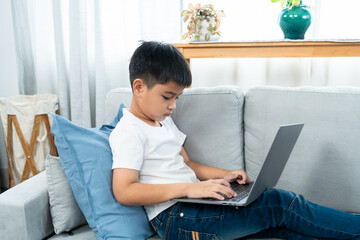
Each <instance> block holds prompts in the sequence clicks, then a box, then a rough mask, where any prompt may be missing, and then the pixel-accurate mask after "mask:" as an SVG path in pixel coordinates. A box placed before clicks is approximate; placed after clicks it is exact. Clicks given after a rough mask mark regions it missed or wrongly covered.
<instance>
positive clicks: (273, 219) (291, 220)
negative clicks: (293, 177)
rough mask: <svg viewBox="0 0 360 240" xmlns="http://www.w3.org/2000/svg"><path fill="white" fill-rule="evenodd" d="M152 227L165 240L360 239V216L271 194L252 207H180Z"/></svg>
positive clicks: (289, 194) (284, 194)
mask: <svg viewBox="0 0 360 240" xmlns="http://www.w3.org/2000/svg"><path fill="white" fill-rule="evenodd" d="M151 225H152V226H153V227H154V229H155V231H156V232H157V233H158V235H159V236H160V237H161V239H170V240H173V239H179V240H180V239H193V240H203V239H214V240H215V239H238V238H242V237H251V238H282V239H360V216H358V215H353V214H350V213H346V212H342V211H338V210H335V209H331V208H327V207H323V206H319V205H316V204H314V203H311V202H309V201H307V200H305V199H304V197H303V196H301V195H297V194H294V193H292V192H288V191H284V190H278V189H271V190H268V191H266V192H264V193H263V195H262V196H261V197H260V198H259V199H257V200H256V201H255V202H253V203H252V204H250V205H249V206H247V207H233V206H220V205H206V204H194V203H177V204H175V205H173V206H172V207H170V208H168V209H166V210H164V211H163V212H162V213H160V214H159V215H158V216H156V217H155V218H154V219H153V220H151Z"/></svg>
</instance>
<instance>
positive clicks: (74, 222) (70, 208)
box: [45, 155, 86, 234]
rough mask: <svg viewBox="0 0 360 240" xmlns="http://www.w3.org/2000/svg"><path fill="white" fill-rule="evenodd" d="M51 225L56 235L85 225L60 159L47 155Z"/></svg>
mask: <svg viewBox="0 0 360 240" xmlns="http://www.w3.org/2000/svg"><path fill="white" fill-rule="evenodd" d="M45 167H46V176H47V182H48V193H49V203H50V212H51V218H52V223H53V225H54V232H55V233H56V234H59V233H62V232H64V231H70V230H72V229H74V228H76V227H78V226H80V225H83V224H85V223H86V220H85V217H84V214H83V213H82V212H81V210H80V209H79V206H78V205H77V203H76V201H75V198H74V195H73V192H72V190H71V188H70V185H69V182H68V180H67V178H66V176H65V173H64V170H63V169H62V167H61V164H60V159H59V158H58V157H55V156H51V155H48V156H47V157H46V160H45Z"/></svg>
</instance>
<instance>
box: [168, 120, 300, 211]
mask: <svg viewBox="0 0 360 240" xmlns="http://www.w3.org/2000/svg"><path fill="white" fill-rule="evenodd" d="M303 126H304V124H291V125H284V126H280V127H279V129H278V131H277V133H276V136H275V139H274V141H273V143H272V145H271V147H270V150H269V152H268V154H267V156H266V158H265V161H264V163H263V165H262V167H261V169H260V172H259V175H258V177H257V178H256V180H255V181H253V182H250V183H249V184H246V185H240V184H238V183H237V182H233V183H231V188H232V189H233V190H234V191H235V192H236V194H237V197H234V198H230V199H229V198H227V197H225V196H224V197H225V200H218V199H213V198H176V199H173V200H172V201H176V202H190V203H202V204H216V205H232V206H247V205H249V204H250V203H252V202H253V201H255V200H256V199H257V198H258V197H259V196H260V195H261V194H262V193H263V192H264V191H265V190H267V189H270V188H273V187H274V186H275V185H276V184H277V182H278V181H279V178H280V176H281V173H282V172H283V170H284V168H285V165H286V163H287V161H288V159H289V157H290V154H291V152H292V150H293V148H294V146H295V143H296V141H297V139H298V137H299V135H300V132H301V130H302V128H303Z"/></svg>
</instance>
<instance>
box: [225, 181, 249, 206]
mask: <svg viewBox="0 0 360 240" xmlns="http://www.w3.org/2000/svg"><path fill="white" fill-rule="evenodd" d="M252 185H253V182H251V183H249V184H246V185H241V184H238V183H237V182H233V183H231V188H232V190H234V192H236V194H237V196H236V197H233V198H227V197H225V196H224V197H225V201H230V202H238V201H240V200H242V199H243V198H245V197H247V196H248V195H249V192H250V190H251V187H252Z"/></svg>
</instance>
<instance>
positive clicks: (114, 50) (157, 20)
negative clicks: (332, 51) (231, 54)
mask: <svg viewBox="0 0 360 240" xmlns="http://www.w3.org/2000/svg"><path fill="white" fill-rule="evenodd" d="M189 2H192V3H193V4H195V3H198V2H200V3H202V4H208V3H212V4H213V5H214V7H215V8H216V9H222V10H224V11H225V13H226V17H224V18H223V21H222V26H221V28H220V30H221V32H222V38H221V40H220V41H253V40H255V41H261V40H281V39H282V38H283V35H282V32H281V30H280V28H279V27H278V24H277V16H278V14H279V12H280V10H281V7H280V3H271V1H270V0H256V1H245V0H226V1H224V0H222V1H220V0H198V1H195V2H194V1H189V0H131V1H129V0H106V1H100V0H67V1H64V0H53V1H49V0H12V13H13V14H12V15H13V24H14V29H15V40H16V47H17V58H18V66H19V87H20V90H19V91H20V93H22V94H34V93H55V94H57V95H58V96H59V101H60V114H61V115H62V116H64V117H66V118H68V119H70V120H72V121H73V122H75V123H76V124H79V125H82V126H85V127H90V126H100V125H101V124H102V123H103V122H104V100H105V94H106V92H107V91H109V90H110V89H112V88H116V87H129V86H130V85H129V80H128V64H129V59H130V57H131V54H132V53H133V51H134V50H135V48H136V47H137V46H138V44H139V42H138V41H139V40H160V41H165V42H170V43H175V42H180V41H181V35H182V34H181V31H182V30H184V28H185V25H184V24H183V23H182V20H181V18H180V13H181V10H182V9H186V8H187V5H188V3H189ZM303 2H304V3H306V4H310V5H311V8H312V10H313V23H312V25H311V27H310V29H309V30H308V32H307V34H306V36H305V37H306V39H348V38H351V39H354V38H357V39H360V28H359V27H358V23H359V22H360V21H359V20H360V19H359V18H360V15H358V14H357V9H359V7H360V1H358V0H343V1H337V0H326V1H322V0H307V1H306V0H304V1H303ZM331 27H332V28H331ZM191 65H192V72H193V87H203V86H215V85H228V84H234V85H238V86H240V87H242V88H243V89H244V90H245V91H246V90H247V89H248V88H250V87H253V86H257V85H281V86H303V85H318V86H334V85H336V86H338V85H351V86H360V81H358V80H359V78H360V60H359V58H316V59H307V58H305V59H304V58H302V59H301V58H291V59H286V58H277V59H262V58H260V59H259V58H257V59H250V58H243V59H193V60H192V63H191Z"/></svg>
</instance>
